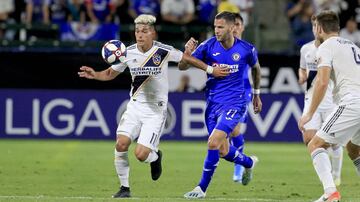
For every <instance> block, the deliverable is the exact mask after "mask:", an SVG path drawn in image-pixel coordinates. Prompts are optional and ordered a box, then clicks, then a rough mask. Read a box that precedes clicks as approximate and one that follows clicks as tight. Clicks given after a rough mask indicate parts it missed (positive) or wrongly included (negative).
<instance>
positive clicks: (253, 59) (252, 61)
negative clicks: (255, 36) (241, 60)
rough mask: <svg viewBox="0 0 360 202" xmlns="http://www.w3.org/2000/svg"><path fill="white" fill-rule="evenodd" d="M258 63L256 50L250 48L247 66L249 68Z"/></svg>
mask: <svg viewBox="0 0 360 202" xmlns="http://www.w3.org/2000/svg"><path fill="white" fill-rule="evenodd" d="M257 61H258V56H257V50H256V48H255V47H253V46H252V47H251V52H250V54H249V57H248V59H247V64H248V65H249V66H250V67H253V66H254V65H255V64H256V62H257Z"/></svg>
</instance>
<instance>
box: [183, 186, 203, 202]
mask: <svg viewBox="0 0 360 202" xmlns="http://www.w3.org/2000/svg"><path fill="white" fill-rule="evenodd" d="M205 196H206V193H205V192H203V190H201V188H200V186H197V187H195V188H194V189H193V190H192V191H190V192H188V193H186V194H184V197H185V198H186V199H200V198H205Z"/></svg>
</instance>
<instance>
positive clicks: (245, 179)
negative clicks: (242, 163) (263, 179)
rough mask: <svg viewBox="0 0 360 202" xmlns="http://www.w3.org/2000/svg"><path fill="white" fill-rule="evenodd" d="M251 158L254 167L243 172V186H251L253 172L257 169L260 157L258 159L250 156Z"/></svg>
mask: <svg viewBox="0 0 360 202" xmlns="http://www.w3.org/2000/svg"><path fill="white" fill-rule="evenodd" d="M250 158H251V159H252V160H253V165H252V166H251V168H245V170H244V172H243V176H242V180H241V183H242V184H243V185H248V184H249V182H250V181H251V179H252V175H253V170H254V168H255V165H256V163H257V162H258V161H259V159H258V157H256V156H250Z"/></svg>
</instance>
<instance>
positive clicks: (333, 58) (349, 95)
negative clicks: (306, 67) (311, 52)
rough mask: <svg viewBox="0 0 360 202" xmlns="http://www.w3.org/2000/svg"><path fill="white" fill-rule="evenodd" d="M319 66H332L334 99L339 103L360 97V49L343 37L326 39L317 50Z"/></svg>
mask: <svg viewBox="0 0 360 202" xmlns="http://www.w3.org/2000/svg"><path fill="white" fill-rule="evenodd" d="M316 57H317V60H318V68H323V67H330V68H332V69H331V74H330V78H331V80H333V81H334V90H333V94H334V100H335V102H336V103H339V104H346V103H349V102H353V101H354V99H359V98H360V79H359V78H360V49H359V47H357V46H356V45H355V44H354V43H353V42H352V41H350V40H347V39H344V38H341V37H337V36H335V37H330V38H328V39H327V40H325V41H324V42H323V43H322V44H321V45H320V46H319V49H318V52H317V55H316Z"/></svg>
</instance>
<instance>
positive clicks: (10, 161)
mask: <svg viewBox="0 0 360 202" xmlns="http://www.w3.org/2000/svg"><path fill="white" fill-rule="evenodd" d="M113 146H114V142H109V141H34V140H0V201H114V200H113V199H111V198H110V197H111V195H112V194H113V193H114V192H116V191H117V189H118V179H117V176H116V174H115V169H114V166H113V158H114V157H113V152H114V148H113ZM160 147H161V149H162V151H163V154H164V156H163V175H162V176H161V178H160V179H159V180H158V181H156V182H153V181H152V180H151V177H150V169H149V165H148V164H144V163H140V162H138V161H137V160H136V159H135V157H134V155H133V148H134V145H132V146H131V151H130V155H129V157H130V167H131V170H130V185H131V191H132V195H133V197H134V198H133V199H131V200H129V201H187V200H185V199H183V198H182V196H183V194H184V193H185V192H187V191H189V190H191V189H192V188H193V187H194V186H195V185H196V184H197V183H198V181H199V179H200V176H201V171H202V166H203V160H204V157H205V154H206V143H205V142H195V143H193V142H191V143H190V142H162V143H161V145H160ZM245 151H246V153H247V154H256V155H257V156H258V157H259V159H260V162H259V164H258V165H257V167H256V169H255V175H254V179H253V181H252V182H251V183H250V184H249V185H248V186H242V185H240V184H237V183H234V182H232V169H233V166H232V165H231V164H230V163H228V162H226V161H224V160H221V162H220V164H219V166H218V169H217V170H216V173H215V175H214V177H213V180H212V183H211V184H210V187H209V189H208V191H207V198H206V200H201V201H249V202H256V201H269V202H274V201H298V202H300V201H312V200H314V199H317V198H318V197H319V196H320V195H321V193H322V186H321V184H320V182H319V179H318V177H317V176H316V174H315V171H314V169H313V167H312V163H311V160H310V157H309V155H308V153H307V151H306V148H305V147H304V146H303V145H302V144H273V143H261V144H260V143H247V145H246V149H245ZM342 173H343V175H342V185H341V186H340V188H339V189H340V191H341V193H342V196H343V199H344V200H342V201H345V202H359V201H360V195H359V193H360V192H359V190H360V189H359V188H360V183H359V182H360V180H359V177H357V176H356V173H355V171H354V167H353V165H352V163H351V161H350V160H349V159H348V158H347V156H345V155H344V166H343V172H342ZM122 201H126V200H122Z"/></svg>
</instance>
